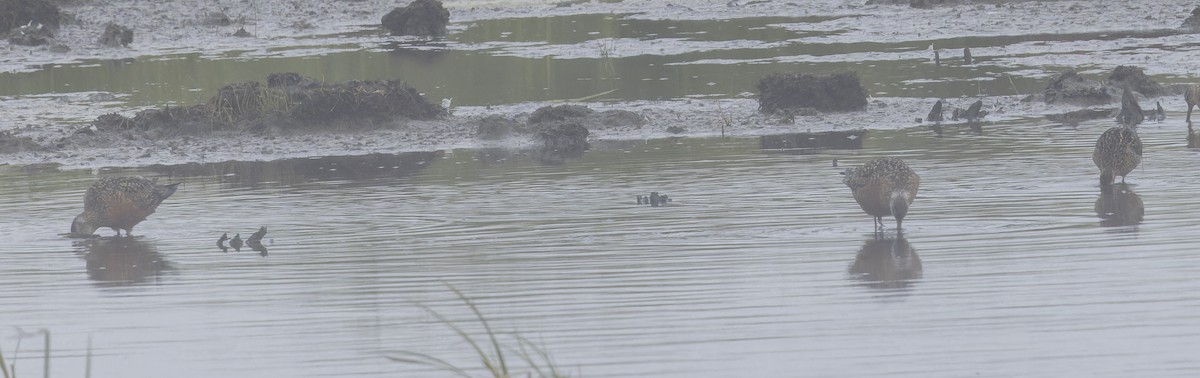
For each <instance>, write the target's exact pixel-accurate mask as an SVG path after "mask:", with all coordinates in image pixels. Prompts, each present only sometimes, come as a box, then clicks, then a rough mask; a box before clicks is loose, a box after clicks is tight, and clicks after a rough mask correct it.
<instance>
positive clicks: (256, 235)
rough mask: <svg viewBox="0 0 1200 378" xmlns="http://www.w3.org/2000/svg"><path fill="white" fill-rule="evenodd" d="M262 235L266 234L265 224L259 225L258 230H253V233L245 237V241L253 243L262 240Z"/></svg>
mask: <svg viewBox="0 0 1200 378" xmlns="http://www.w3.org/2000/svg"><path fill="white" fill-rule="evenodd" d="M263 236H267V226H262V227H259V228H258V231H255V232H254V233H253V234H250V237H249V238H246V242H247V243H253V242H257V241H260V240H262V238H263Z"/></svg>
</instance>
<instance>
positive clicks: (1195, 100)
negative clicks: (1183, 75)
mask: <svg viewBox="0 0 1200 378" xmlns="http://www.w3.org/2000/svg"><path fill="white" fill-rule="evenodd" d="M1183 101H1184V102H1187V106H1188V113H1187V122H1188V123H1191V122H1192V107H1193V106H1196V105H1200V84H1192V85H1189V86H1187V88H1186V89H1184V91H1183Z"/></svg>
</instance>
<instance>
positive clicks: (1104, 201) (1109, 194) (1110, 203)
mask: <svg viewBox="0 0 1200 378" xmlns="http://www.w3.org/2000/svg"><path fill="white" fill-rule="evenodd" d="M1095 209H1096V215H1097V216H1099V217H1100V225H1101V226H1104V227H1117V226H1130V225H1137V224H1140V223H1142V219H1143V218H1145V216H1146V206H1145V205H1144V204H1142V196H1139V195H1138V194H1137V193H1134V192H1133V189H1130V188H1129V186H1128V185H1125V184H1120V183H1118V184H1115V185H1113V186H1112V188H1111V190H1106V191H1101V192H1100V198H1097V199H1096V206H1095Z"/></svg>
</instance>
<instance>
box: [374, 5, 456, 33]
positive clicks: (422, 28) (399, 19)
mask: <svg viewBox="0 0 1200 378" xmlns="http://www.w3.org/2000/svg"><path fill="white" fill-rule="evenodd" d="M382 23H383V27H384V28H386V29H388V30H389V31H391V33H392V35H413V36H418V37H445V36H446V25H447V24H449V23H450V11H448V10H446V8H445V7H443V6H442V2H441V1H438V0H416V1H413V2H412V3H410V4H408V6H406V7H403V8H396V9H393V10H392V11H391V12H388V14H386V15H384V16H383V20H382Z"/></svg>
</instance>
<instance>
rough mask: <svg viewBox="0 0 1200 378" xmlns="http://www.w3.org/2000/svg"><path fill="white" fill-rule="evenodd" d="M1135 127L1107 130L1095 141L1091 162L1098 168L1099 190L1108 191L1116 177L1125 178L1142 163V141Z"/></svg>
mask: <svg viewBox="0 0 1200 378" xmlns="http://www.w3.org/2000/svg"><path fill="white" fill-rule="evenodd" d="M1136 127H1137V125H1123V126H1117V127H1113V128H1109V129H1108V130H1106V131H1104V134H1100V138H1099V139H1096V148H1095V149H1094V150H1092V162H1093V163H1096V167H1097V168H1100V190H1101V191H1106V190H1109V189H1110V187H1111V186H1112V184H1113V180H1114V179H1115V178H1116V176H1121V183H1125V177H1126V175H1128V174H1129V172H1132V171H1133V169H1134V168H1137V166H1138V163H1140V162H1141V161H1142V139H1141V138H1138V135H1137V129H1136Z"/></svg>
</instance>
